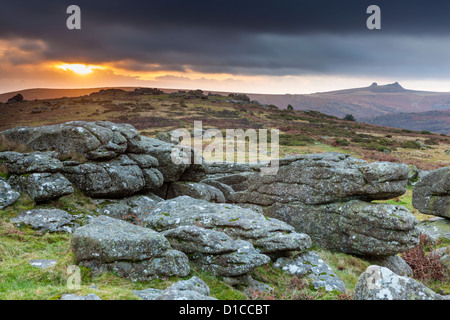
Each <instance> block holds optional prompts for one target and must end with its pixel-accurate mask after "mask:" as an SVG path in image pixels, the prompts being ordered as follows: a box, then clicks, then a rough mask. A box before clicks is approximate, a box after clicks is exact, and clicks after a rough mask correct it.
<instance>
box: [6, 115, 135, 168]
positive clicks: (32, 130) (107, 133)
mask: <svg viewBox="0 0 450 320" xmlns="http://www.w3.org/2000/svg"><path fill="white" fill-rule="evenodd" d="M0 134H1V135H2V136H4V137H5V138H6V139H8V140H10V141H14V142H17V143H22V144H25V145H26V146H28V147H29V148H32V149H34V150H37V151H47V150H55V151H58V152H59V153H61V154H71V153H74V152H76V153H78V154H81V155H83V156H84V157H86V158H87V159H89V160H109V159H113V158H115V157H117V156H118V155H120V154H123V153H125V152H126V151H127V148H128V144H132V143H136V142H137V141H138V140H139V139H140V136H139V133H138V132H137V130H136V129H134V127H133V126H131V125H128V124H114V123H111V122H106V121H97V122H83V121H72V122H68V123H64V124H60V125H51V126H42V127H19V128H14V129H9V130H5V131H3V132H1V133H0Z"/></svg>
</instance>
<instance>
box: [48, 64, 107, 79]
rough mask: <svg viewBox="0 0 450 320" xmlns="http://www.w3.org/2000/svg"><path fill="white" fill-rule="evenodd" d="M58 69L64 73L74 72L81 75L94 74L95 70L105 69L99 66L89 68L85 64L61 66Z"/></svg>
mask: <svg viewBox="0 0 450 320" xmlns="http://www.w3.org/2000/svg"><path fill="white" fill-rule="evenodd" d="M56 67H57V68H58V69H62V70H64V71H72V72H75V73H76V74H79V75H82V76H84V75H87V74H90V73H92V72H93V70H94V69H103V67H99V66H91V65H89V66H87V65H84V64H61V65H57V66H56Z"/></svg>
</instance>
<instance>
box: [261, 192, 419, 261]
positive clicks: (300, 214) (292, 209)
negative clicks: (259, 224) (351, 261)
mask: <svg viewBox="0 0 450 320" xmlns="http://www.w3.org/2000/svg"><path fill="white" fill-rule="evenodd" d="M265 214H266V215H267V216H270V217H273V218H276V219H280V220H282V221H285V222H287V223H288V224H290V225H292V226H294V227H295V229H296V230H297V231H298V232H303V233H306V234H308V235H309V236H310V237H311V238H312V239H313V242H314V243H316V244H317V245H319V246H321V247H323V248H328V249H331V250H335V251H339V252H346V253H353V254H358V255H369V256H390V255H394V254H397V253H401V252H404V251H407V250H410V249H412V248H414V247H415V246H416V245H417V244H418V243H419V232H418V230H417V229H416V227H415V226H416V224H417V222H418V221H417V219H416V218H415V217H414V215H413V214H411V213H410V212H409V211H408V210H407V209H406V208H404V207H402V206H395V205H390V204H380V203H367V202H363V201H359V200H353V201H348V202H337V203H331V204H325V205H306V204H304V203H300V202H296V203H290V204H279V203H277V204H275V205H273V206H271V207H269V208H267V209H266V210H265Z"/></svg>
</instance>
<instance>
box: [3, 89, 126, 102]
mask: <svg viewBox="0 0 450 320" xmlns="http://www.w3.org/2000/svg"><path fill="white" fill-rule="evenodd" d="M101 89H111V88H109V87H105V88H85V89H39V88H36V89H25V90H19V91H14V92H7V93H2V94H0V102H6V101H8V99H9V98H12V97H14V96H15V95H16V94H19V93H20V94H21V95H22V96H23V97H24V99H25V100H35V99H37V100H44V99H57V98H63V97H67V98H72V97H81V96H85V95H89V94H91V93H93V92H97V91H100V90H101ZM114 89H122V90H127V91H132V90H134V89H135V87H114Z"/></svg>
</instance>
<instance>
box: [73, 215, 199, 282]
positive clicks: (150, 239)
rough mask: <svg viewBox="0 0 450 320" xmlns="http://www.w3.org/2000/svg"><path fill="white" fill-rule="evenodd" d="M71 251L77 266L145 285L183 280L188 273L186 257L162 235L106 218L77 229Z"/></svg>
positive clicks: (99, 218) (101, 217) (103, 217)
mask: <svg viewBox="0 0 450 320" xmlns="http://www.w3.org/2000/svg"><path fill="white" fill-rule="evenodd" d="M72 248H73V252H74V254H75V258H76V260H77V261H78V262H79V264H80V265H83V266H86V267H89V268H93V269H94V270H95V271H98V272H102V271H104V270H108V271H113V272H116V273H117V274H118V275H120V276H122V277H125V278H130V279H132V280H137V281H146V280H148V279H150V278H152V277H155V276H158V275H164V276H180V277H185V276H187V275H188V274H189V272H190V268H189V260H188V258H187V256H186V255H185V254H184V253H182V252H180V251H176V250H172V249H171V247H170V243H169V241H168V240H167V239H166V238H165V237H164V236H163V235H161V234H159V233H158V232H155V231H153V230H151V229H148V228H143V227H140V226H136V225H133V224H130V223H127V222H125V221H121V220H118V219H114V218H110V217H107V216H100V217H98V218H97V219H95V220H93V221H92V222H91V223H90V224H88V225H85V226H83V227H80V228H78V229H77V230H76V231H75V232H74V234H73V237H72Z"/></svg>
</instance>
